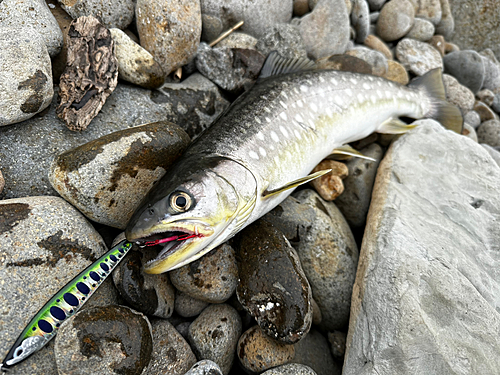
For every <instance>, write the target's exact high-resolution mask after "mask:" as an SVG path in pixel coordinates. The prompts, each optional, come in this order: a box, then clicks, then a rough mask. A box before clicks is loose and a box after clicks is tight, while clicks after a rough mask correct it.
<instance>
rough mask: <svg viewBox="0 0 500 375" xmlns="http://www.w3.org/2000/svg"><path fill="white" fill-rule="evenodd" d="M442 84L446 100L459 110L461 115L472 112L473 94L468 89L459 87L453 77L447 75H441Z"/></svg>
mask: <svg viewBox="0 0 500 375" xmlns="http://www.w3.org/2000/svg"><path fill="white" fill-rule="evenodd" d="M443 83H444V88H445V91H446V100H448V101H449V102H450V103H452V104H455V105H456V106H457V107H458V108H460V109H461V110H462V113H467V112H469V111H471V110H472V108H473V107H474V103H475V98H474V93H473V92H472V91H470V89H469V88H467V87H465V86H463V85H461V84H460V83H459V82H458V81H457V79H456V78H455V77H453V76H450V75H448V74H443Z"/></svg>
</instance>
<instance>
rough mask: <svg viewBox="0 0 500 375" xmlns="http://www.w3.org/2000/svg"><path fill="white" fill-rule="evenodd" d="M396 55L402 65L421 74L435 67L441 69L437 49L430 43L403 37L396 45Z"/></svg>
mask: <svg viewBox="0 0 500 375" xmlns="http://www.w3.org/2000/svg"><path fill="white" fill-rule="evenodd" d="M396 57H397V58H398V60H399V62H400V63H401V64H403V66H404V67H405V68H406V69H407V70H409V71H411V72H413V73H414V74H416V75H417V76H422V75H424V74H425V73H427V72H428V71H429V70H432V69H435V68H441V69H443V61H442V59H441V55H440V53H439V51H437V50H436V49H435V48H434V47H432V46H431V45H429V44H427V43H424V42H420V41H418V40H415V39H409V38H405V39H403V40H401V41H400V42H399V43H398V45H397V46H396Z"/></svg>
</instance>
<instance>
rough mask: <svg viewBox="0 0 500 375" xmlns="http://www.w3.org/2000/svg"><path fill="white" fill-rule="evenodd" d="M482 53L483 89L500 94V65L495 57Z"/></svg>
mask: <svg viewBox="0 0 500 375" xmlns="http://www.w3.org/2000/svg"><path fill="white" fill-rule="evenodd" d="M484 53H485V51H483V52H481V57H482V59H483V63H484V81H483V89H489V90H491V91H493V92H495V93H498V92H500V64H499V63H498V60H497V59H496V58H495V55H493V56H491V57H490V56H488V55H485V54H484Z"/></svg>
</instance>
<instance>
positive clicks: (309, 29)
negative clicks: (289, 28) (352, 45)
mask: <svg viewBox="0 0 500 375" xmlns="http://www.w3.org/2000/svg"><path fill="white" fill-rule="evenodd" d="M300 32H301V34H302V39H303V40H304V44H305V46H306V50H307V54H308V55H309V57H310V58H312V59H314V60H317V59H320V58H322V57H326V56H330V55H335V54H342V53H344V52H345V50H346V47H347V43H348V42H349V34H350V28H349V14H348V13H347V8H346V5H345V1H344V0H320V1H319V2H318V4H317V5H316V6H315V7H314V10H313V11H312V12H311V13H309V14H306V15H305V16H304V17H302V19H301V20H300Z"/></svg>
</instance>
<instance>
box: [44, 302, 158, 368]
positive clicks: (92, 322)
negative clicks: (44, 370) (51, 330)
mask: <svg viewBox="0 0 500 375" xmlns="http://www.w3.org/2000/svg"><path fill="white" fill-rule="evenodd" d="M55 341H56V342H55V348H54V352H55V356H56V362H57V368H58V370H59V372H60V373H63V374H89V373H91V374H110V373H120V372H125V371H127V372H128V371H131V369H133V370H134V373H135V374H145V373H146V370H147V366H148V363H149V361H150V359H151V354H152V351H153V340H152V337H151V325H150V324H149V321H148V320H147V318H146V317H145V316H144V315H142V314H141V313H138V312H135V311H134V310H132V309H130V308H128V307H125V306H105V307H94V308H89V309H85V310H82V311H80V312H78V313H76V314H75V315H74V316H73V317H71V318H70V319H69V320H68V321H67V322H65V324H63V325H62V326H61V328H60V330H59V334H58V335H57V336H56V340H55Z"/></svg>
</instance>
